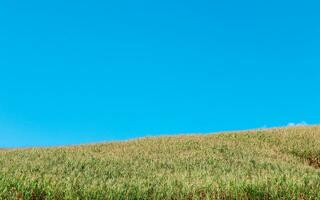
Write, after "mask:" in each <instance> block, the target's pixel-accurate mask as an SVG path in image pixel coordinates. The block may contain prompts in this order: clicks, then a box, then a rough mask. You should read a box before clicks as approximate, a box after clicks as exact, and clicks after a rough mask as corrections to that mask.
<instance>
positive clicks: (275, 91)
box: [0, 0, 320, 147]
mask: <svg viewBox="0 0 320 200" xmlns="http://www.w3.org/2000/svg"><path fill="white" fill-rule="evenodd" d="M319 10H320V4H319V3H318V1H292V0H290V1H289V0H283V1H281V0H280V1H279V0H271V1H254V0H252V1H248V0H244V1H238V0H237V1H231V0H227V1H209V0H208V1H201V0H200V1H185V0H181V1H175V0H173V1H172V0H170V1H167V0H163V1H147V0H146V1H141V0H137V1H127V0H120V1H115V0H114V1H97V0H90V1H89V0H87V1H81V0H80V1H79V0H77V1H71V0H63V1H62V0H56V1H40V0H30V1H22V0H16V1H12V0H3V1H1V2H0V136H1V139H0V146H2V147H13V146H30V145H31V146H34V145H36V146H38V145H61V144H78V143H87V142H96V141H109V140H119V139H120V140H121V139H128V138H134V137H141V136H147V135H159V134H174V133H200V132H204V133H206V132H216V131H223V130H238V129H249V128H259V127H264V126H267V127H272V126H281V125H286V124H288V123H289V122H295V123H298V122H301V121H305V122H307V123H308V124H317V123H319V122H320V115H319V114H320V92H319V91H320V59H319V58H320V57H319V56H320V37H319V36H320V23H319V21H320V12H319Z"/></svg>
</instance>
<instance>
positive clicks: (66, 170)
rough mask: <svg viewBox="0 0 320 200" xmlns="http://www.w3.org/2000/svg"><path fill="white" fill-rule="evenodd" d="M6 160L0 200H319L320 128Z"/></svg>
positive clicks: (5, 153) (52, 151)
mask: <svg viewBox="0 0 320 200" xmlns="http://www.w3.org/2000/svg"><path fill="white" fill-rule="evenodd" d="M0 155H1V156H0V166H1V168H0V199H320V127H319V126H301V127H288V128H275V129H265V130H254V131H243V132H229V133H221V134H208V135H188V136H166V137H155V138H142V139H136V140H131V141H125V142H114V143H104V144H94V145H83V146H73V147H56V148H34V149H7V150H0Z"/></svg>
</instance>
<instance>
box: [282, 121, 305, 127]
mask: <svg viewBox="0 0 320 200" xmlns="http://www.w3.org/2000/svg"><path fill="white" fill-rule="evenodd" d="M306 125H308V124H307V123H306V122H305V121H302V122H299V123H293V122H290V123H288V125H287V126H306Z"/></svg>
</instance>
